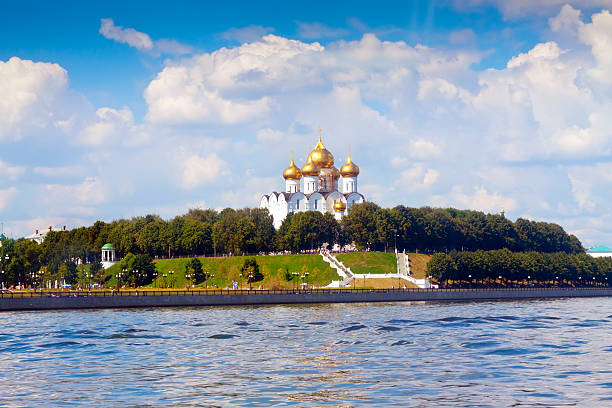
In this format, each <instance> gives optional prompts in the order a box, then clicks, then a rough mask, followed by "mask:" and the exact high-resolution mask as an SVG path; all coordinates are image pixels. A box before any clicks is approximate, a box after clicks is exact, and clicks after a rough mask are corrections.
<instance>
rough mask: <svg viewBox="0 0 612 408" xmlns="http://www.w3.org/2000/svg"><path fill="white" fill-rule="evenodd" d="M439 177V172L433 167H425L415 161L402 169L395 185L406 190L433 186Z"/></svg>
mask: <svg viewBox="0 0 612 408" xmlns="http://www.w3.org/2000/svg"><path fill="white" fill-rule="evenodd" d="M439 177H440V172H439V171H438V170H435V169H427V168H425V166H424V165H423V164H422V163H415V164H413V165H412V167H410V168H408V169H407V170H404V171H403V172H402V173H401V176H400V178H399V179H398V180H397V186H398V188H400V187H399V186H401V188H402V189H404V190H406V191H416V190H421V189H426V188H429V187H431V186H433V185H434V184H435V183H436V182H437V181H438V178H439Z"/></svg>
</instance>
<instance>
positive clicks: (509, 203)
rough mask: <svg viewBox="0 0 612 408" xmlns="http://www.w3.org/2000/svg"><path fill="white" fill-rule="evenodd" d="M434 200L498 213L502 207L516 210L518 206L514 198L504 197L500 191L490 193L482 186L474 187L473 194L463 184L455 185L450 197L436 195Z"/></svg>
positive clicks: (445, 204) (443, 203)
mask: <svg viewBox="0 0 612 408" xmlns="http://www.w3.org/2000/svg"><path fill="white" fill-rule="evenodd" d="M449 198H450V200H449ZM434 200H435V201H437V203H438V205H440V206H448V205H452V206H457V207H460V208H470V209H474V210H479V211H484V212H489V213H497V212H499V211H500V210H501V209H504V210H507V211H514V210H515V209H517V207H518V205H517V202H516V200H515V199H514V198H511V197H504V196H502V195H501V194H499V193H489V192H488V191H487V189H486V188H485V187H482V186H481V187H474V189H473V192H472V193H471V194H470V193H466V192H465V191H464V188H463V187H461V186H454V187H453V188H452V189H451V191H450V197H445V198H442V197H436V198H435V199H434Z"/></svg>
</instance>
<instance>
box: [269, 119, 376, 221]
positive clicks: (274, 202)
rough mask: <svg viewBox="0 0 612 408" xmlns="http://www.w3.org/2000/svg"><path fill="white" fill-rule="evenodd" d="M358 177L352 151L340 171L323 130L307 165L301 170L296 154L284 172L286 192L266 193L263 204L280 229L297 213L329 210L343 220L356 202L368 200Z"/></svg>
mask: <svg viewBox="0 0 612 408" xmlns="http://www.w3.org/2000/svg"><path fill="white" fill-rule="evenodd" d="M357 176H359V167H357V165H356V164H355V163H353V161H352V159H351V154H350V151H349V155H348V159H347V161H346V164H345V165H344V166H342V168H341V169H340V170H338V169H337V168H335V167H334V156H333V155H332V154H331V152H330V151H329V150H327V149H326V148H325V146H323V142H322V141H321V129H319V143H317V145H316V146H315V148H314V150H313V151H312V152H310V154H309V155H308V159H307V162H306V164H305V165H304V166H303V167H302V169H301V170H300V168H299V167H297V166H296V165H295V163H294V162H293V155H292V157H291V163H290V164H289V167H287V168H286V169H285V171H284V172H283V178H284V179H285V191H284V192H282V193H277V192H273V193H271V194H267V195H264V196H263V197H261V201H260V204H259V207H260V208H267V209H268V211H269V212H270V214H272V217H273V218H274V227H275V228H277V229H278V228H279V227H280V226H281V224H282V222H283V220H284V219H285V218H286V217H287V214H289V213H294V212H301V211H311V210H312V211H320V212H322V213H325V212H329V213H332V214H334V216H335V217H336V219H337V220H339V219H340V218H342V217H343V216H344V215H346V214H347V211H348V210H349V209H350V208H351V207H352V206H353V204H355V203H363V202H364V201H365V197H364V196H363V195H362V194H361V193H359V192H357ZM341 177H342V178H341ZM340 180H342V181H341V182H340V183H339V181H340ZM338 184H340V185H341V186H342V191H340V190H339V188H338Z"/></svg>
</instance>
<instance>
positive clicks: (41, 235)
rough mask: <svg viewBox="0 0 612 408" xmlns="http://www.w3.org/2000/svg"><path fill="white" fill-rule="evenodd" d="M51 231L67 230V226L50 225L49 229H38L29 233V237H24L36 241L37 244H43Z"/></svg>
mask: <svg viewBox="0 0 612 408" xmlns="http://www.w3.org/2000/svg"><path fill="white" fill-rule="evenodd" d="M51 231H66V226H65V225H64V226H63V227H62V228H55V227H53V226H51V225H49V229H48V230H40V231H39V230H36V232H34V234H32V235H28V236H27V237H24V238H25V239H29V240H30V241H32V242H36V243H37V244H42V243H43V241H44V240H45V237H46V236H47V234H48V233H49V232H51Z"/></svg>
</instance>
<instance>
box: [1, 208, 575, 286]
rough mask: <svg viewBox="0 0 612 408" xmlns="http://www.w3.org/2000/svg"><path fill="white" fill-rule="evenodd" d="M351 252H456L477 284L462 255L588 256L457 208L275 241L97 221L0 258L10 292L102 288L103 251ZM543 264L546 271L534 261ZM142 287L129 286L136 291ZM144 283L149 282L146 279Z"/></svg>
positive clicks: (295, 220)
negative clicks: (341, 248) (80, 269)
mask: <svg viewBox="0 0 612 408" xmlns="http://www.w3.org/2000/svg"><path fill="white" fill-rule="evenodd" d="M351 242H355V244H356V245H357V247H358V248H360V249H364V248H367V247H369V248H370V249H371V250H379V251H388V250H393V249H394V247H395V246H396V245H397V248H398V250H400V251H402V250H404V249H405V250H407V251H418V252H425V253H433V252H444V253H448V252H452V251H458V252H457V255H456V259H455V263H457V268H458V270H459V271H460V270H462V266H461V265H460V263H461V262H464V263H473V262H475V265H472V266H470V267H473V268H474V274H473V276H484V274H486V273H487V270H486V267H485V264H486V262H485V261H484V260H481V259H476V260H474V259H467V258H466V259H463V258H462V255H460V254H461V253H462V251H489V250H498V249H503V248H506V249H508V250H509V251H513V252H530V251H534V252H542V253H557V252H563V253H568V254H578V253H584V249H583V248H582V245H581V243H580V241H578V239H577V238H576V237H575V236H573V235H569V234H567V233H566V232H565V231H564V230H563V228H561V227H560V226H559V225H556V224H551V223H545V222H535V221H529V220H525V219H521V218H519V219H518V220H516V222H512V221H510V220H508V219H506V218H504V217H502V216H500V215H495V214H484V213H482V212H479V211H470V210H456V209H453V208H447V209H440V208H430V207H422V208H409V207H404V206H397V207H394V208H392V209H386V208H381V207H379V206H378V205H376V204H374V203H371V202H366V203H363V204H357V205H354V206H353V207H352V208H351V209H350V210H349V213H348V215H347V216H346V217H344V218H343V219H342V221H341V222H340V223H339V222H338V221H336V219H335V218H334V217H333V215H331V214H328V213H326V214H322V213H320V212H318V211H307V212H300V213H295V214H289V215H288V216H287V218H286V219H285V220H284V221H283V223H282V225H281V227H280V229H279V230H278V231H275V230H274V227H273V220H272V216H271V215H270V214H269V213H268V211H267V210H265V209H260V208H255V209H251V208H244V209H240V210H234V209H231V208H227V209H225V210H223V211H221V212H217V211H214V210H200V209H191V210H189V211H188V212H187V214H184V215H181V216H177V217H174V218H173V219H171V220H170V221H166V220H163V219H162V218H160V217H159V216H157V215H147V216H144V217H135V218H132V219H130V220H125V219H120V220H116V221H113V222H111V223H105V222H102V221H97V222H95V223H94V224H93V225H92V226H90V227H81V228H76V229H73V230H69V231H51V232H49V233H48V234H47V235H46V238H45V240H44V242H43V243H42V244H41V245H37V244H35V243H33V242H30V241H28V240H25V239H19V240H16V241H15V240H11V239H7V238H4V239H3V240H2V247H1V251H0V252H1V256H0V271H4V273H1V274H0V279H2V282H4V283H5V285H6V286H10V285H17V284H19V283H21V284H26V285H27V284H31V283H34V280H35V279H36V278H34V277H33V274H34V273H37V272H38V273H39V274H40V273H41V272H40V271H44V279H45V280H50V281H55V280H58V281H59V280H61V279H66V278H67V279H66V281H67V282H72V281H73V280H74V281H75V282H76V277H75V276H76V275H75V274H74V267H73V265H74V264H75V263H83V264H90V265H91V266H90V271H91V273H92V280H93V281H94V282H101V281H102V280H103V279H104V277H105V276H106V274H105V273H104V271H103V270H101V269H100V267H99V262H100V249H101V247H102V245H104V244H106V243H112V244H113V245H114V246H115V249H116V255H117V258H119V259H121V258H123V257H125V256H127V254H129V253H132V254H142V255H147V256H148V257H149V259H152V258H155V257H166V256H171V257H193V256H195V255H213V254H215V255H222V254H234V255H243V254H258V253H267V252H270V251H278V250H282V251H290V252H299V251H303V250H311V249H312V250H316V249H318V248H320V247H321V245H322V244H324V243H328V244H330V245H332V244H334V243H339V244H344V243H351ZM7 255H8V259H7V258H6V256H7ZM483 259H484V255H483ZM536 261H537V262H545V261H544V260H529V262H532V263H533V262H536ZM139 262H144V261H143V260H140V261H139ZM525 262H527V261H525ZM568 262H569V261H568ZM144 263H146V262H144ZM538 265H539V264H538ZM563 268H564V270H568V271H573V270H574V269H575V268H574V269H572V268H573V264H572V263H568V264H567V265H565V264H564V265H563ZM138 269H139V271H142V270H145V269H143V268H138ZM202 273H203V274H204V273H205V272H202ZM568 273H569V272H568ZM196 275H198V276H197V277H195V280H196V282H202V281H204V280H206V276H203V275H199V272H198V274H196ZM73 277H74V279H73ZM130 279H132V278H130ZM138 279H140V278H138ZM136 280H137V278H133V279H132V281H134V283H135V282H136ZM144 281H149V277H147V278H146V279H145V280H144Z"/></svg>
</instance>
